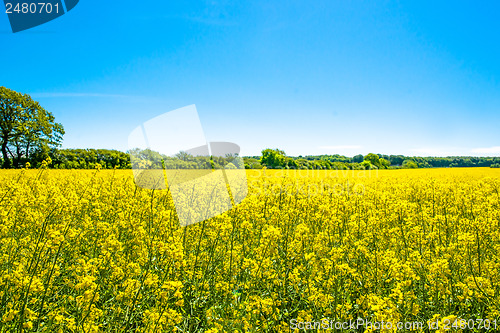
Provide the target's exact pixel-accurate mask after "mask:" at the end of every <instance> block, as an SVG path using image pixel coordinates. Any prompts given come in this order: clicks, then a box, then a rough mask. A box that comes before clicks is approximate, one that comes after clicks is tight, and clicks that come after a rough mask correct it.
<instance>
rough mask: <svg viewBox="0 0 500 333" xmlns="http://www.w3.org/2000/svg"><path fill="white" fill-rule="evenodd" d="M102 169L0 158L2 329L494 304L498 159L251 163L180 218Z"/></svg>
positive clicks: (474, 310)
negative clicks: (472, 163)
mask: <svg viewBox="0 0 500 333" xmlns="http://www.w3.org/2000/svg"><path fill="white" fill-rule="evenodd" d="M99 169H100V168H97V170H58V171H56V170H48V169H46V168H45V167H44V168H42V169H40V170H33V169H27V168H26V169H23V170H3V171H1V172H0V184H1V185H0V205H1V209H0V256H1V260H0V331H1V332H10V331H23V330H24V331H30V330H33V331H38V332H83V331H85V332H129V331H135V332H170V331H181V332H277V331H282V332H288V331H289V327H290V321H291V320H292V319H293V320H297V321H298V322H308V321H309V322H310V321H321V320H331V321H346V320H347V321H348V320H356V319H357V318H364V319H365V320H367V321H372V322H376V321H378V322H380V321H384V322H394V325H393V327H396V323H397V322H405V321H412V322H415V321H420V322H423V323H427V322H429V321H435V322H439V323H443V322H450V321H451V322H452V321H453V320H455V319H457V318H460V319H464V320H469V319H476V318H481V319H488V320H490V321H491V322H493V321H494V320H498V319H499V314H500V294H499V292H500V289H499V288H500V256H499V254H500V170H495V169H486V168H475V169H432V170H422V169H419V170H383V171H355V172H353V171H349V172H348V171H307V172H306V171H304V172H303V173H298V172H295V171H273V170H261V171H259V170H250V171H248V173H247V174H248V179H249V193H248V197H247V198H246V199H245V200H244V201H243V202H242V203H241V204H240V205H238V206H236V207H235V208H233V209H232V210H230V211H228V212H226V213H224V214H221V215H219V216H216V217H214V218H211V219H209V220H206V221H204V222H201V223H197V224H194V225H191V226H188V227H180V226H179V221H178V218H177V215H176V211H175V206H174V204H173V201H172V199H171V196H170V194H169V192H168V190H147V189H142V188H139V187H136V186H135V184H134V180H133V175H132V172H131V171H120V170H99ZM498 324H499V326H500V321H498ZM491 325H493V324H491ZM395 330H396V329H394V331H395ZM458 330H460V329H458ZM347 331H348V330H347ZM355 331H356V330H352V332H355ZM368 331H369V330H368ZM385 331H388V330H385Z"/></svg>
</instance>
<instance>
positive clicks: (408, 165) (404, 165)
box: [403, 160, 418, 169]
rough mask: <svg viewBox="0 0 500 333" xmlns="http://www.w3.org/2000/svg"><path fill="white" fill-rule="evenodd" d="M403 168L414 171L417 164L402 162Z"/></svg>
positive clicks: (410, 161) (409, 161)
mask: <svg viewBox="0 0 500 333" xmlns="http://www.w3.org/2000/svg"><path fill="white" fill-rule="evenodd" d="M403 168H408V169H416V168H418V164H417V163H416V162H414V161H412V160H404V161H403Z"/></svg>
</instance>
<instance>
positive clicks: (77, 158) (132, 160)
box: [0, 86, 500, 170]
mask: <svg viewBox="0 0 500 333" xmlns="http://www.w3.org/2000/svg"><path fill="white" fill-rule="evenodd" d="M64 133H65V131H64V127H63V125H62V124H60V123H57V122H56V121H55V118H54V116H53V115H52V113H50V112H48V111H47V110H45V109H44V108H43V107H42V106H41V105H40V104H39V103H38V102H36V101H35V100H33V99H32V98H31V96H29V95H28V94H22V93H18V92H16V91H13V90H11V89H8V88H5V87H1V86H0V152H1V154H0V155H1V156H0V164H1V166H2V167H3V168H21V167H25V166H34V167H39V166H41V165H42V164H44V163H45V164H44V165H46V164H47V161H50V162H51V163H50V165H49V167H52V168H57V169H91V168H95V167H99V168H105V169H114V168H117V169H130V168H132V167H136V166H140V167H155V168H185V169H189V168H191V169H204V168H210V167H221V166H223V167H226V168H228V167H229V168H233V167H234V168H242V167H243V165H239V164H238V163H240V161H241V159H235V157H236V156H226V157H225V158H221V157H214V156H212V157H206V156H205V157H202V156H197V157H195V156H191V155H189V154H188V153H186V152H180V153H179V154H177V155H176V156H174V157H168V156H163V155H161V154H159V153H157V152H154V151H152V150H149V149H145V150H132V151H129V152H122V151H118V150H112V149H60V146H61V143H62V138H63V135H64ZM146 162H147V163H149V164H150V165H147V166H146V165H142V164H141V163H143V164H144V163H146ZM243 162H244V167H245V168H246V169H259V168H264V167H266V168H271V169H283V168H285V169H359V170H361V169H363V170H364V169H389V168H453V167H492V168H500V157H473V156H470V157H464V156H452V157H408V156H403V155H383V154H373V153H370V154H367V155H366V156H363V155H356V156H354V157H346V156H343V155H338V154H336V155H308V156H297V157H295V156H287V155H286V154H285V152H284V151H283V150H280V149H264V150H262V152H261V156H247V157H243ZM235 164H237V165H235Z"/></svg>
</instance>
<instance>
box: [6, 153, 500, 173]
mask: <svg viewBox="0 0 500 333" xmlns="http://www.w3.org/2000/svg"><path fill="white" fill-rule="evenodd" d="M47 157H49V158H50V165H49V167H50V168H55V169H93V168H96V167H97V166H99V168H103V169H114V168H116V169H130V168H132V165H131V161H130V155H129V154H128V153H125V152H122V151H118V150H110V149H51V150H50V151H49V152H45V154H43V155H42V154H32V155H31V156H30V157H29V158H23V159H22V160H21V161H20V162H21V163H19V167H21V166H25V165H26V163H29V165H30V166H32V167H39V166H41V165H42V162H43V161H44V160H46V159H47ZM189 159H190V157H189V155H187V156H183V157H182V160H184V161H186V160H189ZM0 160H1V158H0ZM243 161H244V166H245V168H246V169H261V168H264V167H266V168H268V169H326V170H332V169H333V170H336V169H337V170H338V169H340V170H347V169H349V170H364V169H399V168H410V169H411V168H459V167H493V168H499V167H500V157H472V156H471V157H464V156H450V157H408V156H403V155H383V154H368V155H365V156H363V155H356V156H354V157H346V156H342V155H308V156H297V157H295V156H286V154H285V153H284V152H283V151H282V150H279V149H265V150H263V151H262V155H261V156H244V157H243Z"/></svg>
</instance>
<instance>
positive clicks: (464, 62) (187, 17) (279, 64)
mask: <svg viewBox="0 0 500 333" xmlns="http://www.w3.org/2000/svg"><path fill="white" fill-rule="evenodd" d="M499 13H500V2H498V1H484V2H480V3H479V2H472V1H470V2H463V1H449V2H441V1H399V2H389V1H331V0H329V1H276V2H275V1H247V2H234V1H233V2H231V1H159V0H158V1H119V2H118V1H93V0H81V1H80V4H79V5H78V6H77V7H75V8H74V9H73V10H72V11H70V12H69V13H68V14H66V15H64V16H62V17H60V18H58V19H56V20H54V21H52V22H49V23H47V24H45V25H42V26H39V27H36V28H34V29H31V30H28V31H24V32H19V33H16V34H13V33H12V32H11V31H10V26H9V23H8V19H7V15H6V14H5V13H0V38H1V42H2V43H1V45H2V50H1V51H0V63H1V68H2V69H1V71H0V85H3V86H6V87H8V88H10V89H14V90H16V91H20V92H24V93H29V94H31V95H32V96H33V97H34V98H35V99H37V100H38V101H39V102H40V103H41V104H42V106H44V107H45V108H46V109H47V110H49V111H51V112H52V113H53V114H54V115H55V116H56V119H57V121H59V122H61V123H63V125H64V126H65V129H66V135H65V139H64V144H63V147H69V148H73V147H77V148H90V147H92V148H113V149H119V150H126V149H127V137H128V134H129V133H130V132H131V131H132V130H133V129H134V128H135V127H136V126H138V125H139V124H141V123H142V122H144V121H146V120H148V119H150V118H152V117H154V116H156V115H159V114H162V113H164V112H166V111H169V110H173V109H176V108H180V107H183V106H186V105H190V104H196V106H197V109H198V112H199V114H200V118H201V121H202V124H203V126H204V130H205V135H206V137H207V139H208V140H209V141H231V142H235V143H238V144H239V145H240V146H241V148H242V154H244V155H258V154H260V151H261V150H262V149H264V148H275V147H278V148H281V149H283V150H285V152H286V153H287V154H288V155H308V154H334V153H340V154H344V155H348V156H352V155H355V154H358V153H363V154H366V153H368V152H376V153H386V154H405V155H424V156H427V155H433V156H439V155H479V156H483V155H490V156H500V131H499V125H500V20H499V19H498V17H499V16H498V15H499Z"/></svg>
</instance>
